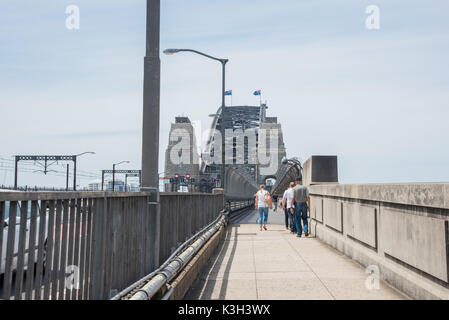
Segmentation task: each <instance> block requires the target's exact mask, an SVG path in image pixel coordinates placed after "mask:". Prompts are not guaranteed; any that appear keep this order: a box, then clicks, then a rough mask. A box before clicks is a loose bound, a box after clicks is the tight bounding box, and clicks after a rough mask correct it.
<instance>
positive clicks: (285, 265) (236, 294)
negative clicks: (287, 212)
mask: <svg viewBox="0 0 449 320" xmlns="http://www.w3.org/2000/svg"><path fill="white" fill-rule="evenodd" d="M239 219H240V221H239V224H233V225H229V227H228V230H227V233H226V235H225V237H224V239H223V241H222V242H221V243H220V245H219V246H218V248H217V250H216V252H215V254H214V255H213V256H212V258H211V259H210V261H209V263H208V264H207V265H206V266H205V267H204V269H203V271H202V273H201V274H200V276H199V278H198V279H197V280H196V282H195V283H194V284H193V286H192V287H191V288H190V290H189V291H188V292H187V294H186V296H185V299H187V300H211V299H219V300H246V299H253V300H265V299H267V300H284V299H285V300H303V299H325V300H334V299H336V300H340V299H345V300H346V299H388V300H389V299H406V297H405V296H403V295H402V294H401V293H399V292H398V291H397V290H395V289H393V288H392V287H390V286H389V285H387V284H386V283H384V282H380V288H379V289H372V290H369V289H367V287H366V280H367V277H368V274H367V273H365V269H364V268H363V267H362V266H361V265H359V264H357V263H356V262H354V261H352V260H351V259H349V258H347V257H346V256H344V255H342V254H341V253H339V252H338V251H336V250H334V249H332V248H331V247H329V246H327V245H326V244H324V243H322V242H321V241H319V240H318V239H315V238H312V237H309V238H304V237H302V238H296V236H295V235H292V234H291V233H290V232H289V231H287V230H285V226H284V225H283V223H284V214H283V212H281V211H278V212H277V213H276V212H273V211H270V213H269V224H268V231H259V228H258V226H257V225H256V221H257V214H256V212H255V211H251V212H250V213H249V214H247V215H245V216H241V217H240V218H239Z"/></svg>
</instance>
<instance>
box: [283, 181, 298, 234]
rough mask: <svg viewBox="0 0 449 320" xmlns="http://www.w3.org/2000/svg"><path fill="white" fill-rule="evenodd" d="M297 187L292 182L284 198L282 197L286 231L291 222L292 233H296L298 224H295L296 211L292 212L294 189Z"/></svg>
mask: <svg viewBox="0 0 449 320" xmlns="http://www.w3.org/2000/svg"><path fill="white" fill-rule="evenodd" d="M294 186H295V183H294V182H290V185H289V188H288V189H287V190H285V192H284V196H283V197H282V209H283V210H284V214H285V229H286V230H288V225H289V221H290V231H291V232H292V233H294V232H296V223H295V215H294V211H293V213H292V212H291V211H292V201H291V200H292V199H293V187H294Z"/></svg>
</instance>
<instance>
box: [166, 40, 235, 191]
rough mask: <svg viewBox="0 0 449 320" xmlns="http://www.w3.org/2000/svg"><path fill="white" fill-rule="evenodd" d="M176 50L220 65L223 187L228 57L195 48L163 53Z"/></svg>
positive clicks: (222, 185)
mask: <svg viewBox="0 0 449 320" xmlns="http://www.w3.org/2000/svg"><path fill="white" fill-rule="evenodd" d="M178 52H193V53H196V54H199V55H201V56H204V57H206V58H209V59H212V60H215V61H219V62H220V63H221V65H222V91H221V117H220V118H221V127H220V132H221V179H220V181H221V187H222V188H223V189H224V188H225V172H226V171H225V170H226V168H225V165H226V164H225V155H226V153H225V107H226V100H225V97H226V95H225V92H226V63H228V62H229V60H228V59H220V58H216V57H213V56H210V55H208V54H205V53H203V52H200V51H196V50H192V49H166V50H164V53H165V54H168V55H171V54H175V53H178Z"/></svg>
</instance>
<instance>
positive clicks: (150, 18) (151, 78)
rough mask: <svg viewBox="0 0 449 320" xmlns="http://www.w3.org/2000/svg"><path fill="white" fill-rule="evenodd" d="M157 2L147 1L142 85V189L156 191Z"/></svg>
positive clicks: (157, 133) (157, 106)
mask: <svg viewBox="0 0 449 320" xmlns="http://www.w3.org/2000/svg"><path fill="white" fill-rule="evenodd" d="M159 38H160V0H147V33H146V56H145V60H144V84H143V130H142V135H143V136H142V188H143V189H144V190H145V189H146V188H156V189H159V175H158V172H159V171H158V165H159V121H160V78H161V62H160V58H159Z"/></svg>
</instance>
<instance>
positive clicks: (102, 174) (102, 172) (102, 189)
mask: <svg viewBox="0 0 449 320" xmlns="http://www.w3.org/2000/svg"><path fill="white" fill-rule="evenodd" d="M101 191H104V170H102V171H101Z"/></svg>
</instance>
